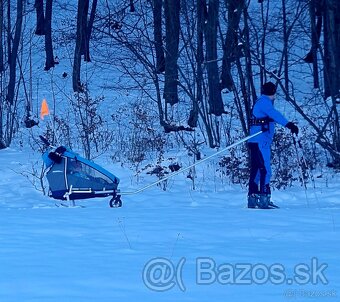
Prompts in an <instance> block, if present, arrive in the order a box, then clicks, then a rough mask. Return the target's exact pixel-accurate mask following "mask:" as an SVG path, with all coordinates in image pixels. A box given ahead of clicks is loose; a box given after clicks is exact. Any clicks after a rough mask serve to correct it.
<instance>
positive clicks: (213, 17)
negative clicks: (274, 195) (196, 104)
mask: <svg viewBox="0 0 340 302" xmlns="http://www.w3.org/2000/svg"><path fill="white" fill-rule="evenodd" d="M218 12H219V1H215V0H209V3H208V10H207V20H206V25H205V30H204V34H205V45H206V64H207V71H208V85H209V106H210V113H212V114H215V115H217V116H219V115H221V114H222V113H223V112H224V106H223V102H222V96H221V90H220V76H219V72H218V64H217V26H218V18H219V15H218Z"/></svg>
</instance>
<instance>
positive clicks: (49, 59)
mask: <svg viewBox="0 0 340 302" xmlns="http://www.w3.org/2000/svg"><path fill="white" fill-rule="evenodd" d="M44 29H45V30H44V31H45V52H46V63H45V70H50V69H51V68H52V67H54V65H55V60H54V55H53V45H52V0H46V18H45V27H44Z"/></svg>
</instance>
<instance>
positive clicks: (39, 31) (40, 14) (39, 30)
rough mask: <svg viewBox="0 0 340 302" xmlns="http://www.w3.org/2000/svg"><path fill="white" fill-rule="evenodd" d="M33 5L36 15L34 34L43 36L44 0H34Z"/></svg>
mask: <svg viewBox="0 0 340 302" xmlns="http://www.w3.org/2000/svg"><path fill="white" fill-rule="evenodd" d="M34 7H35V11H36V15H37V26H36V29H35V34H36V35H38V36H43V35H45V17H44V0H35V4H34Z"/></svg>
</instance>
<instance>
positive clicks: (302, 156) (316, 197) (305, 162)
mask: <svg viewBox="0 0 340 302" xmlns="http://www.w3.org/2000/svg"><path fill="white" fill-rule="evenodd" d="M293 139H294V141H293V142H294V145H295V148H296V152H297V146H298V147H299V148H300V150H301V152H302V155H301V158H300V160H301V161H302V163H303V164H304V166H305V168H306V170H307V172H308V177H309V178H310V180H311V181H312V183H313V192H314V195H315V199H316V201H317V203H318V204H319V198H318V196H317V195H316V192H315V188H316V186H315V180H314V176H313V174H312V172H311V170H310V168H309V167H308V164H307V161H306V159H305V156H304V155H303V154H304V152H303V147H302V145H301V141H300V140H298V141H296V140H295V138H294V137H293Z"/></svg>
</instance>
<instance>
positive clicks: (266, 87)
mask: <svg viewBox="0 0 340 302" xmlns="http://www.w3.org/2000/svg"><path fill="white" fill-rule="evenodd" d="M261 93H262V94H264V95H274V94H275V93H276V86H275V85H274V84H273V83H272V82H267V83H264V84H263V85H262V87H261Z"/></svg>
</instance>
